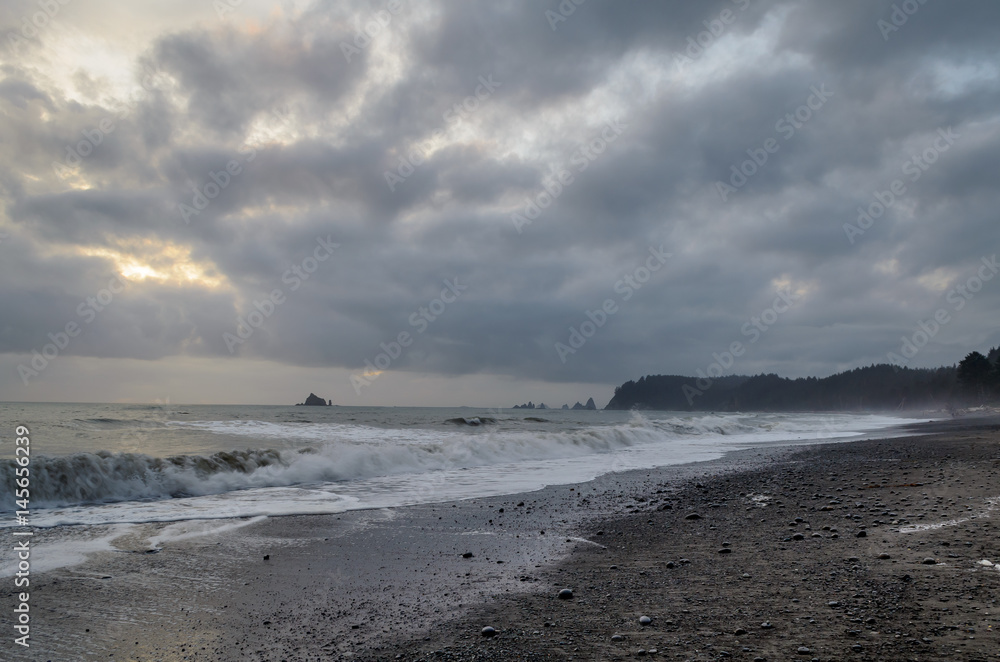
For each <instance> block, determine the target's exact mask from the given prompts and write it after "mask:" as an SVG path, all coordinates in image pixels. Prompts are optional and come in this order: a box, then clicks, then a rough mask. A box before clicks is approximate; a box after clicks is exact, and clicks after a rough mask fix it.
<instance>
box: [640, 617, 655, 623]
mask: <svg viewBox="0 0 1000 662" xmlns="http://www.w3.org/2000/svg"><path fill="white" fill-rule="evenodd" d="M652 622H653V619H651V618H650V617H649V616H640V617H639V625H649V624H650V623H652Z"/></svg>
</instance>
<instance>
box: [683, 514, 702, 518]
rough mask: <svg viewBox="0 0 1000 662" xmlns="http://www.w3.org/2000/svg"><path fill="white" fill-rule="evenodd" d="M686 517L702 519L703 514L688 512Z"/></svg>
mask: <svg viewBox="0 0 1000 662" xmlns="http://www.w3.org/2000/svg"><path fill="white" fill-rule="evenodd" d="M684 519H701V515H699V514H698V513H688V514H687V515H685V516H684Z"/></svg>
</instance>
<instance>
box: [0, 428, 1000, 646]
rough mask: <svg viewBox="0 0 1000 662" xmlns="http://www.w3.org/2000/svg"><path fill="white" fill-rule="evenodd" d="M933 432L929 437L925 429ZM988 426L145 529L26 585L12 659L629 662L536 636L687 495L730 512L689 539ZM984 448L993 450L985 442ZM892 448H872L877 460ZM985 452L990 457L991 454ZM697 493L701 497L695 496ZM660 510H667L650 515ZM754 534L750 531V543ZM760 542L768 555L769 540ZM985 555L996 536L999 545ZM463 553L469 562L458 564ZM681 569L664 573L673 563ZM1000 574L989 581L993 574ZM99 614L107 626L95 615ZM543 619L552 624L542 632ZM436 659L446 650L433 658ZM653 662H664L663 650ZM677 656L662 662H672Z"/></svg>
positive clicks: (715, 511) (579, 639)
mask: <svg viewBox="0 0 1000 662" xmlns="http://www.w3.org/2000/svg"><path fill="white" fill-rule="evenodd" d="M935 426H937V427H938V428H939V429H938V431H937V433H936V434H935V430H934V429H933V428H934V427H935ZM991 426H992V427H993V428H994V429H995V428H996V427H997V421H996V419H975V420H973V421H968V420H964V421H963V420H958V421H939V422H937V423H933V424H927V423H922V424H918V426H917V427H918V429H915V430H911V431H912V432H913V433H918V434H921V435H922V436H917V437H898V438H893V439H888V440H868V441H851V442H835V443H827V444H817V445H808V446H795V445H791V446H777V447H764V448H756V449H750V450H744V451H734V452H730V453H727V454H726V455H725V456H724V457H722V458H720V459H716V460H710V461H706V462H698V463H692V464H685V465H673V466H666V467H661V468H657V469H638V470H632V471H630V472H625V473H619V474H607V475H604V476H601V477H598V478H597V479H594V480H592V481H589V482H587V483H581V484H579V485H575V484H574V485H560V486H550V487H547V488H544V489H542V490H539V491H536V492H530V493H526V494H518V495H508V496H498V497H489V498H478V499H471V500H467V501H459V502H447V503H438V504H428V505H422V506H407V507H402V508H393V509H381V510H364V511H349V512H345V513H341V514H339V515H298V516H287V517H276V518H268V519H266V520H263V521H259V522H251V523H247V524H246V525H245V526H242V527H241V528H235V529H233V530H230V531H226V532H223V533H218V534H212V535H207V536H197V535H194V536H192V537H191V538H189V539H185V538H184V537H183V536H184V535H185V534H186V532H185V530H184V527H189V528H190V529H191V531H189V532H193V533H195V534H196V533H197V527H198V525H199V522H197V521H194V522H189V523H174V524H169V525H166V526H163V525H149V527H148V535H147V533H139V534H138V535H136V537H135V540H134V549H130V550H122V551H126V552H128V551H130V552H135V553H121V551H119V552H104V553H100V554H97V555H94V556H93V557H92V558H91V559H90V560H89V561H87V562H86V563H84V564H82V565H80V566H76V567H73V568H66V569H63V570H55V571H52V572H51V573H46V574H43V575H40V576H39V577H38V583H37V584H35V579H34V578H33V581H32V584H33V599H34V596H35V595H37V596H38V598H37V599H38V608H39V611H38V614H37V616H36V617H37V619H38V620H37V630H36V629H35V628H33V631H37V632H38V633H39V634H38V637H39V640H42V641H40V643H42V644H43V645H40V646H38V649H37V650H35V651H33V652H32V654H31V656H29V657H25V658H18V657H16V655H17V653H18V652H16V651H15V659H35V656H36V655H37V654H39V651H46V652H50V656H51V657H52V658H54V659H60V658H65V657H66V656H67V652H69V651H71V652H72V653H73V656H75V657H78V658H82V659H97V658H98V657H100V658H101V659H127V660H159V659H178V660H180V659H191V660H228V659H234V660H235V659H255V660H268V659H303V660H305V659H316V660H320V659H323V660H326V659H365V660H367V659H407V660H410V659H442V657H443V659H449V658H452V657H453V656H456V655H457V657H454V658H453V659H468V657H469V656H470V655H476V656H477V659H521V658H523V659H529V658H530V659H536V658H537V659H569V658H570V657H575V658H576V659H595V658H594V657H593V656H591V657H588V655H590V654H589V653H588V654H584V653H581V652H574V651H573V650H572V649H573V648H579V649H581V650H584V649H583V648H581V645H582V644H583V643H584V641H586V642H587V643H586V645H587V646H590V649H589V650H591V651H592V655H594V656H596V657H597V658H599V659H615V658H616V657H618V656H621V655H624V656H632V655H634V654H637V652H638V650H639V648H637V647H636V646H637V645H638V643H637V641H638V640H637V639H636V637H639V636H640V635H643V636H644V635H648V633H651V632H654V631H655V628H654V629H648V628H647V629H639V630H637V631H636V633H635V634H632V633H628V632H626V634H628V635H629V636H628V638H627V641H626V644H627V645H626V646H624V647H622V646H621V645H620V643H621V642H616V643H615V645H614V647H610V648H609V646H610V644H611V642H610V637H611V636H612V634H613V633H611V632H610V631H606V632H603V633H602V634H601V636H600V637H597V632H598V630H597V629H596V627H597V625H598V624H599V622H600V619H598V620H597V621H594V625H593V626H592V627H582V626H581V627H580V628H579V629H578V630H570V631H571V632H581V633H582V632H583V631H584V630H589V631H590V632H592V633H594V637H596V638H595V639H594V640H593V641H591V640H590V638H589V637H590V635H583V634H573V635H572V637H571V638H572V639H573V642H574V644H573V645H572V646H570V647H569V648H567V646H568V644H567V645H559V644H558V643H556V642H553V641H551V637H549V636H541V637H540V638H538V637H539V635H533V634H531V633H532V632H535V631H538V632H541V633H544V635H549V634H556V633H558V634H560V635H561V636H566V635H565V631H563V630H562V628H563V627H564V626H563V625H561V624H560V623H559V620H560V619H558V618H555V616H557V615H558V613H559V611H560V610H565V609H566V608H567V607H569V608H572V609H579V608H580V607H581V606H584V607H588V608H593V609H596V608H597V606H598V604H600V603H599V602H598V601H597V598H596V597H595V595H596V594H592V593H591V594H588V591H587V590H586V589H581V588H577V597H576V598H575V599H574V600H572V601H558V600H554V599H553V597H552V596H553V595H554V591H555V590H557V589H558V587H560V586H561V585H563V584H567V583H568V581H567V580H568V579H569V575H567V574H566V573H571V574H572V573H584V574H587V573H589V574H590V575H594V574H595V573H597V574H600V572H599V570H600V569H602V568H604V567H606V565H607V564H608V563H610V564H612V565H619V566H620V567H623V568H624V567H625V565H626V564H627V563H628V561H623V560H619V561H618V562H617V563H615V562H608V561H607V559H609V558H619V557H621V558H624V557H623V556H622V554H625V553H626V552H627V554H635V553H636V550H637V549H639V548H640V547H642V548H645V547H650V548H653V547H655V546H657V545H661V546H662V545H663V544H664V541H663V540H662V537H663V533H664V531H674V532H675V533H674V535H676V533H678V532H679V533H681V534H682V535H681V536H680V538H683V539H687V538H690V536H685V535H683V534H685V533H690V532H691V530H695V529H694V527H690V526H687V527H686V528H685V526H684V525H682V524H680V522H681V521H683V522H685V523H686V524H690V523H691V522H688V521H686V520H678V519H677V516H678V514H679V513H680V512H681V511H682V509H683V507H684V505H685V504H687V503H688V502H689V500H692V499H695V500H693V501H690V502H691V503H694V504H697V503H699V502H698V501H697V495H698V494H701V492H702V491H703V490H706V489H707V490H709V491H710V493H712V494H713V498H714V499H715V500H716V501H720V500H721V499H722V496H723V495H727V496H726V499H725V500H724V503H722V504H720V503H716V504H715V505H716V506H717V507H714V508H713V507H711V505H710V504H704V505H703V506H701V508H702V510H701V511H700V514H702V516H703V519H702V520H698V521H695V522H694V523H695V524H696V525H697V526H701V527H702V528H701V529H697V530H699V531H700V535H701V536H703V537H704V536H706V535H707V534H710V533H713V532H714V531H717V530H720V527H722V526H723V524H722V522H717V523H713V524H708V522H710V521H713V522H714V520H715V519H716V517H717V516H718V515H719V514H721V513H727V512H728V511H730V510H732V511H733V512H735V511H736V510H737V509H738V508H737V507H736V506H737V503H736V502H737V501H739V498H738V497H735V496H734V495H729V494H728V492H726V490H730V485H729V484H730V483H733V484H736V483H740V482H741V481H748V480H749V481H760V480H767V478H766V477H767V476H768V475H769V474H773V473H774V472H776V471H778V470H779V468H781V467H787V466H791V465H790V464H789V463H792V464H796V465H797V464H800V463H799V462H798V461H797V460H794V459H792V458H794V457H797V456H801V455H810V454H818V457H819V459H820V460H822V461H825V462H828V463H829V462H834V463H837V462H844V461H845V460H844V459H843V458H849V457H851V456H853V455H854V454H856V450H855V449H858V448H860V446H859V445H865V444H868V445H873V444H874V445H876V447H878V445H879V444H889V445H891V446H892V447H893V448H906V447H912V448H918V447H919V448H923V449H925V450H926V449H927V448H928V441H927V440H929V439H933V438H937V437H940V436H941V435H942V434H943V435H945V437H946V438H949V437H955V436H959V437H964V436H969V435H973V436H976V435H986V434H993V435H995V432H989V431H990V428H991ZM940 428H945V429H944V430H942V429H940ZM949 443H954V441H952V442H949ZM986 443H987V444H990V443H992V445H993V448H994V450H995V449H996V446H997V445H996V443H995V438H994V441H993V442H986ZM888 448H889V447H888V446H886V447H885V448H884V449H883V451H880V452H882V454H883V455H886V454H888ZM994 455H995V456H996V457H998V458H1000V453H994ZM838 457H840V458H841V459H838ZM848 463H849V462H848ZM998 463H1000V461H998ZM885 464H892V463H891V462H886V463H885ZM817 470H819V469H817ZM992 481H993V486H994V487H995V490H994V491H995V492H997V494H995V495H993V496H997V495H1000V485H998V484H997V483H998V481H997V479H996V478H995V477H994V478H992ZM698 483H702V484H703V486H707V487H703V488H697V487H695V485H696V484H698ZM730 491H731V490H730ZM744 493H746V491H744ZM522 502H523V505H518V504H520V503H522ZM668 503H669V504H670V509H669V510H658V508H660V507H663V506H665V505H667V504H668ZM746 507H752V508H753V509H754V510H753V511H752V512H754V513H755V514H766V516H765V518H764V519H768V517H769V516H770V515H771V514H772V513H775V512H776V510H777V509H775V508H770V506H765V507H763V508H761V507H759V506H757V505H753V506H746V505H743V504H739V508H746ZM769 508H770V510H769ZM501 509H503V510H502V512H501ZM810 514H811V513H810ZM710 515H711V517H710ZM671 518H673V519H671ZM660 520H663V522H661V521H660ZM649 521H653V522H654V524H652V525H650V524H648V523H647V522H649ZM845 521H846V520H845ZM667 522H669V523H670V524H669V526H668V525H667ZM202 523H204V522H202ZM772 524H773V523H772ZM782 524H787V522H782ZM842 526H843V525H842ZM877 526H880V525H876V527H877ZM171 527H173V529H174V530H173V531H172V534H173V535H175V536H180V537H175V538H174V539H172V540H170V541H169V542H167V543H165V544H164V545H163V547H162V550H161V552H160V553H157V554H143V553H141V552H143V551H144V550H145V549H148V544H146V541H145V540H144V539H143V536H144V535H145V536H146V538H147V539H148V536H149V535H153V534H154V532H162V531H164V529H170V528H171ZM670 527H673V528H670ZM712 527H716V528H715V529H713V528H712ZM761 528H762V526H761V525H760V523H756V524H755V525H754V526H752V527H750V528H749V529H748V531H750V529H752V530H759V529H761ZM764 528H766V527H764ZM842 530H844V529H842ZM542 531H544V532H545V533H541V532H542ZM599 531H600V532H601V533H600V534H598V532H599ZM615 532H617V533H615ZM758 532H759V531H758ZM737 533H739V531H734V532H733V533H731V534H727V536H728V538H731V540H727V541H726V542H731V544H732V548H733V549H734V552H733V553H732V554H727V555H718V558H725V559H726V560H729V559H730V558H739V557H741V556H743V555H745V554H746V550H747V549H748V548H747V547H746V546H745V545H744V544H743V543H740V542H738V540H739V538H738V537H737V535H736V534H737ZM748 535H749V533H748ZM827 535H829V534H827ZM907 535H910V536H914V535H920V536H923V535H925V534H924V533H919V534H907ZM873 537H874V536H873ZM840 540H841V541H842V542H843V541H847V538H846V537H842V538H840ZM850 540H852V541H854V542H855V543H856V542H857V541H858V539H854V538H851V539H850ZM861 540H864V539H861ZM869 540H871V538H869ZM619 542H626V545H625V552H621V551H618V550H616V546H618V544H619ZM688 542H691V543H693V542H697V540H695V541H688ZM721 542H723V541H715V542H714V544H717V545H718V544H721ZM767 542H768V544H774V541H773V540H770V539H768V541H767ZM996 543H997V540H996V535H993V537H992V544H994V547H995V546H996ZM807 544H808V541H807ZM778 551H780V550H778ZM994 551H997V550H994ZM984 552H985V550H984ZM466 553H472V554H473V556H472V557H471V558H463V557H462V555H463V554H466ZM664 553H666V550H664ZM769 553H770V552H769ZM627 554H626V555H627ZM705 554H708V553H707V552H705ZM716 554H717V550H716V549H714V548H713V549H712V550H711V555H709V557H710V558H711V559H712V560H715V559H716V556H713V555H716ZM265 555H267V556H268V557H269V558H268V559H267V560H264V556H265ZM751 556H752V554H751ZM858 556H859V557H860V556H861V555H860V554H858ZM996 556H1000V553H997V554H994V556H993V557H986V558H993V560H994V561H1000V559H998V558H995V557H996ZM679 558H681V557H677V559H675V565H678V566H679V560H678V559H679ZM685 558H688V559H689V560H691V561H692V563H691V564H683V565H684V567H685V569H689V568H692V567H695V563H697V559H696V558H695V555H693V553H689V554H688V556H687V557H685ZM765 560H766V559H756V561H755V562H757V563H760V562H763V561H765ZM632 562H634V561H632ZM665 562H666V561H664V563H665ZM866 562H867V559H866ZM588 564H589V565H588ZM595 564H596V565H595ZM654 566H655V563H652V562H650V565H649V567H648V568H647V569H646V570H643V571H640V572H645V573H647V574H646V575H642V576H643V577H647V576H652V575H650V574H649V573H653V572H654V570H655V572H656V573H659V572H660V570H659V569H658V568H654ZM755 574H756V573H755ZM996 575H997V579H998V580H1000V572H996ZM588 581H589V580H588ZM594 581H597V580H594ZM577 585H578V586H586V585H587V584H586V583H585V582H577ZM592 585H593V584H592ZM743 586H745V583H744V584H743V585H741V588H742V587H743ZM689 588H690V587H689ZM95 590H96V591H100V593H97V594H95V593H94V591H95ZM9 591H10V589H9V587H6V586H5V587H4V589H3V590H2V591H0V594H4V599H6V598H7V597H8V596H7V595H6V594H7V593H8V592H9ZM618 591H619V592H621V591H624V592H625V593H626V594H629V595H632V596H633V597H634V600H633V601H638V598H639V596H641V595H642V594H643V589H642V587H641V586H633V585H628V586H625V587H619V588H618ZM695 592H697V591H695ZM607 594H608V593H601V594H600V595H607ZM612 594H613V593H612ZM151 597H152V598H153V599H151ZM91 605H93V606H91ZM609 609H612V604H611V603H610V602H606V603H604V604H603V605H602V606H601V613H606V612H607V611H608V610H609ZM50 610H51V611H50ZM647 611H652V606H650V607H649V608H647ZM689 611H690V609H689ZM522 612H524V613H525V614H528V613H533V614H534V617H529V616H527V615H526V616H525V620H524V623H521V624H518V623H515V622H513V621H510V622H508V623H506V625H505V623H504V621H503V619H502V618H501V616H503V617H505V618H506V617H509V616H510V615H511V614H515V613H522ZM95 614H100V618H99V619H95ZM542 614H545V616H542ZM651 615H652V614H651ZM573 618H574V619H582V620H580V622H581V623H583V622H588V623H589V622H590V621H588V620H587V619H594V618H597V617H596V616H595V615H594V614H589V615H588V614H582V613H574V615H573ZM635 618H637V616H635ZM546 619H551V620H546ZM655 621H656V623H660V622H663V621H664V617H663V616H661V615H656V616H655ZM772 621H774V618H772ZM547 622H548V623H551V622H556V623H557V625H556V626H549V627H548V628H546V626H545V623H547ZM35 623H36V621H34V620H33V624H35ZM477 624H478V625H477ZM487 624H490V625H492V626H493V627H496V628H497V630H498V631H499V636H497V637H496V638H495V639H491V640H485V639H483V638H482V637H480V636H479V630H480V629H481V628H482V627H483V626H484V625H487ZM604 625H605V626H606V625H607V624H606V623H605V624H604ZM626 625H628V622H627V620H626V621H622V623H621V625H620V627H618V629H622V630H625V627H624V626H626ZM635 627H636V628H639V626H638V625H636V626H635ZM743 627H747V626H745V625H744V626H743ZM88 628H89V631H88ZM528 628H530V629H528ZM998 628H1000V625H995V626H993V629H994V630H996V629H998ZM748 629H749V628H748ZM616 632H617V630H616ZM604 635H606V636H604ZM623 636H624V634H623ZM989 636H995V635H993V634H992V633H990V635H989ZM533 637H534V639H533ZM44 640H47V642H46V641H44ZM994 643H996V642H995V640H994ZM642 645H644V646H649V647H650V648H656V645H650V644H642ZM659 645H660V646H664V645H663V644H659ZM539 646H541V649H539V650H537V651H536V649H538V647H539ZM446 647H447V648H446ZM33 648H36V647H35V646H33ZM633 649H634V650H633ZM642 650H648V649H647V648H643V649H642ZM435 651H441V653H440V654H439V655H435ZM658 651H659V653H658V654H660V655H663V654H664V653H665V652H666V651H667V649H666V648H665V647H663V648H659V649H658ZM727 652H729V653H730V654H731V655H732V656H734V659H744V657H745V659H748V660H752V659H754V657H753V656H749V657H746V654H745V653H743V652H741V651H740V649H739V648H737V649H736V650H732V651H727ZM109 653H110V656H109ZM793 653H794V651H793ZM43 654H44V653H43ZM674 654H675V651H673V650H670V652H669V655H670V656H671V657H672V656H673V655H674ZM397 655H399V656H400V657H399V658H397V657H396V656H397ZM688 655H689V657H690V658H691V659H702V658H698V657H697V656H693V655H694V654H693V653H689V654H688ZM519 656H521V657H519ZM692 656H693V657H692ZM741 656H742V657H741ZM704 659H718V658H715V657H706V658H704ZM768 659H782V658H781V657H773V656H768ZM806 659H811V658H806ZM821 659H829V658H821ZM857 659H867V658H864V657H858V658H857ZM872 659H874V658H872ZM879 659H889V658H886V657H884V656H883V657H881V658H879ZM921 659H924V658H921ZM953 659H954V658H953ZM963 659H964V658H963ZM983 659H987V658H983ZM992 659H1000V658H992Z"/></svg>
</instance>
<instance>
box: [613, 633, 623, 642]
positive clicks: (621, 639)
mask: <svg viewBox="0 0 1000 662" xmlns="http://www.w3.org/2000/svg"><path fill="white" fill-rule="evenodd" d="M611 641H625V637H623V636H621V635H620V634H613V635H611Z"/></svg>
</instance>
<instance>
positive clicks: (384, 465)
mask: <svg viewBox="0 0 1000 662" xmlns="http://www.w3.org/2000/svg"><path fill="white" fill-rule="evenodd" d="M464 418H467V419H468V418H472V417H464ZM594 419H595V420H594V421H593V422H587V423H584V424H581V423H579V422H574V421H569V422H555V423H553V422H552V421H547V420H543V419H537V418H530V419H520V418H508V419H500V420H498V421H497V423H496V424H492V423H491V424H490V425H481V426H473V427H469V426H466V425H463V426H456V425H454V424H446V422H445V421H444V420H441V421H440V425H439V426H437V427H434V426H431V425H424V426H412V427H411V426H403V425H396V426H395V427H379V426H376V425H359V424H356V423H344V422H329V421H326V422H323V421H320V422H315V423H304V422H275V421H260V420H222V421H187V422H172V423H171V424H170V427H172V428H175V429H178V430H187V431H197V433H198V434H202V435H204V434H209V435H219V437H220V438H224V439H231V438H233V437H236V438H241V439H246V440H248V441H249V442H250V444H251V445H253V446H255V448H251V449H249V450H244V451H224V452H217V453H214V454H207V455H179V456H174V457H168V458H158V457H152V456H149V455H144V454H140V453H107V452H98V453H73V454H70V455H65V456H60V457H55V458H48V457H44V456H36V457H34V458H33V459H32V506H33V514H32V523H33V524H35V525H37V526H57V525H62V524H83V523H97V522H152V521H180V520H191V519H211V518H230V517H252V516H264V515H286V514H312V513H331V512H342V511H344V510H349V509H356V508H372V507H392V506H398V505H406V504H413V503H427V502H433V501H444V500H451V499H463V498H471V497H477V496H486V495H490V494H505V493H507V494H509V493H514V492H521V491H529V490H534V489H538V488H540V487H543V486H544V485H547V484H563V483H570V482H579V481H584V480H589V479H592V478H594V477H595V476H598V475H600V474H602V473H607V472H610V471H624V470H628V469H637V468H648V467H653V466H660V465H666V464H678V463H685V462H693V461H698V460H707V459H712V458H715V457H719V456H720V455H722V454H723V453H724V452H726V451H728V450H731V449H735V448H749V447H753V446H758V445H767V444H776V443H812V442H815V441H816V440H824V439H837V438H847V437H851V436H855V435H856V434H857V433H859V432H861V431H862V430H872V429H879V428H884V427H887V426H889V425H895V424H898V423H899V422H900V420H899V419H896V418H890V417H880V416H852V415H798V416H794V415H793V416H787V415H763V414H762V415H735V414H707V415H700V414H699V415H686V416H679V415H672V416H662V415H661V416H659V417H657V416H655V415H649V416H643V415H639V414H632V415H631V417H629V418H625V417H624V416H620V415H619V416H618V417H617V419H613V420H612V421H609V423H608V424H601V423H602V422H601V420H600V418H598V414H596V413H595V416H594ZM482 420H484V419H483V417H480V421H482ZM525 421H527V422H525ZM0 462H6V463H7V464H8V466H5V465H2V464H0V483H11V481H13V463H12V462H11V461H9V460H4V461H0ZM12 485H13V483H11V486H12ZM12 492H13V490H12V489H11V490H9V491H7V494H11V493H12ZM4 525H5V523H2V522H0V527H2V526H4Z"/></svg>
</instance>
